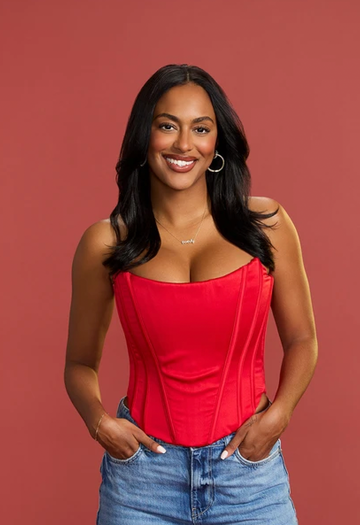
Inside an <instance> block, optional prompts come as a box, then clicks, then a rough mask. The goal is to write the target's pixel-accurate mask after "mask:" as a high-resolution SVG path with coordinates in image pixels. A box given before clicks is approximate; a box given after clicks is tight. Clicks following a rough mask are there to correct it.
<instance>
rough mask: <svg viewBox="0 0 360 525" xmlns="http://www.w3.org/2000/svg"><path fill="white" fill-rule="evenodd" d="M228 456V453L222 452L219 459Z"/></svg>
mask: <svg viewBox="0 0 360 525" xmlns="http://www.w3.org/2000/svg"><path fill="white" fill-rule="evenodd" d="M228 455H229V452H228V451H227V450H224V452H222V454H221V456H220V457H221V459H225V458H226V457H227V456H228Z"/></svg>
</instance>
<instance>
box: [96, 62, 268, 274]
mask: <svg viewBox="0 0 360 525" xmlns="http://www.w3.org/2000/svg"><path fill="white" fill-rule="evenodd" d="M189 82H192V83H194V84H197V85H199V86H201V87H202V88H203V89H205V91H206V92H207V94H208V95H209V97H210V100H211V102H212V105H213V108H214V112H215V115H216V120H217V132H218V135H217V146H216V148H217V150H218V152H219V153H220V154H221V155H222V156H223V157H224V158H225V167H224V169H223V170H222V171H221V172H219V173H214V172H209V171H206V186H207V191H208V195H209V198H210V203H211V214H212V216H213V220H214V223H215V225H216V228H217V229H218V231H219V232H220V233H221V234H222V235H223V237H225V238H226V239H227V240H228V241H229V242H231V243H232V244H234V245H235V246H237V247H239V248H240V249H242V250H244V251H246V252H248V253H249V254H251V255H253V256H254V257H259V259H260V260H261V262H262V264H264V266H267V267H268V268H269V270H270V272H271V271H273V270H274V268H275V266H274V260H273V256H272V252H271V249H270V247H271V246H272V244H271V242H270V239H269V238H268V236H267V235H266V234H265V232H264V231H263V229H264V228H265V227H266V228H272V227H273V226H274V225H271V226H269V225H266V224H264V223H262V222H261V221H262V220H263V219H267V218H270V217H272V216H273V215H275V214H276V213H277V211H278V210H276V211H274V212H272V213H267V214H265V213H262V212H256V211H252V210H249V209H248V199H249V194H250V189H251V176H250V172H249V169H248V166H247V164H246V160H247V158H248V156H249V152H250V149H249V145H248V142H247V139H246V136H245V132H244V128H243V125H242V123H241V121H240V119H239V117H238V115H237V113H236V112H235V110H234V109H233V107H232V105H231V103H230V101H229V100H228V98H227V95H226V94H225V92H224V90H223V89H222V88H221V87H220V86H219V84H218V83H217V82H216V81H215V80H214V79H213V78H212V77H211V76H210V75H209V73H207V72H206V71H204V70H203V69H201V68H200V67H197V66H192V65H188V64H169V65H166V66H163V67H161V68H160V69H158V70H157V71H156V72H155V73H154V74H153V75H152V76H151V77H150V78H149V79H148V80H147V82H146V83H145V84H144V86H143V87H142V88H141V90H140V92H139V93H138V95H137V97H136V99H135V102H134V104H133V107H132V110H131V113H130V116H129V119H128V123H127V127H126V130H125V135H124V138H123V142H122V145H121V150H120V155H119V160H118V162H117V164H116V174H117V175H116V183H117V186H118V188H119V197H118V202H117V204H116V206H115V208H114V210H113V211H112V212H111V215H110V223H111V226H112V227H113V229H114V231H115V234H116V239H117V242H116V245H115V246H111V247H110V246H109V248H110V249H111V255H110V256H109V257H108V258H107V259H106V260H104V261H103V264H104V266H107V267H108V268H109V276H110V279H112V278H113V277H114V276H115V275H116V274H117V273H118V272H121V271H128V270H129V269H131V268H133V267H135V266H138V265H140V264H144V263H146V262H147V261H149V260H150V259H152V258H153V257H155V255H156V254H157V253H158V251H159V249H160V246H161V239H160V235H159V232H158V229H157V226H156V221H155V217H154V214H153V211H152V205H151V199H150V177H149V171H148V165H147V163H146V164H145V165H144V166H141V163H143V161H144V159H146V157H147V151H148V147H149V141H150V133H151V126H152V119H153V114H154V110H155V106H156V104H157V102H158V100H159V99H160V98H161V96H162V95H163V94H164V93H166V92H167V91H168V90H169V89H171V88H172V87H174V86H179V85H184V84H187V83H189ZM119 218H121V219H122V221H123V223H124V224H125V226H126V229H127V237H126V239H121V234H120V228H119ZM145 250H146V251H145ZM144 251H145V255H144V256H143V257H142V258H141V259H140V260H137V261H135V259H136V258H138V257H139V256H140V255H141V254H142V253H143V252H144Z"/></svg>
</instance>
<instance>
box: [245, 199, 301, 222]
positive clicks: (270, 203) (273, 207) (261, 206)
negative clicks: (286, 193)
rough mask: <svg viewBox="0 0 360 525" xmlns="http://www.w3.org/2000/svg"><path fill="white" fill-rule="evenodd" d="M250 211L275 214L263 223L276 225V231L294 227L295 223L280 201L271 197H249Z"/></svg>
mask: <svg viewBox="0 0 360 525" xmlns="http://www.w3.org/2000/svg"><path fill="white" fill-rule="evenodd" d="M249 209H250V210H251V211H256V212H260V213H264V214H267V213H273V216H272V217H270V218H269V219H263V220H262V222H263V223H264V224H265V225H267V226H274V225H276V229H279V228H280V227H281V228H282V229H286V228H289V227H291V226H293V222H292V220H291V218H290V216H289V214H288V213H287V211H286V210H285V208H284V206H282V205H281V204H280V202H279V201H277V200H275V199H272V198H271V197H249Z"/></svg>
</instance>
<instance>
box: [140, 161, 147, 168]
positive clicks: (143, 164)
mask: <svg viewBox="0 0 360 525" xmlns="http://www.w3.org/2000/svg"><path fill="white" fill-rule="evenodd" d="M146 161H147V159H145V160H144V162H143V163H142V164H140V166H141V167H143V166H145V164H146Z"/></svg>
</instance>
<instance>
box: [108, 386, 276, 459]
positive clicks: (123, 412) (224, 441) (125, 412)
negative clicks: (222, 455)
mask: <svg viewBox="0 0 360 525" xmlns="http://www.w3.org/2000/svg"><path fill="white" fill-rule="evenodd" d="M125 397H126V396H123V397H122V398H121V399H120V402H119V405H118V408H117V412H116V417H118V418H124V419H127V420H128V421H130V422H131V423H133V424H134V425H136V426H137V427H139V425H138V424H137V422H136V421H135V420H134V419H133V418H132V416H131V414H130V409H129V408H128V407H127V406H126V405H125V403H124V399H125ZM268 400H269V404H268V406H267V407H265V408H263V410H260V412H256V413H257V414H262V413H263V412H266V410H268V409H269V408H270V407H271V405H272V401H271V400H270V399H269V398H268ZM139 428H140V427H139ZM235 434H236V431H234V432H231V434H228V435H226V436H224V437H222V438H220V439H218V440H217V441H214V442H213V443H209V444H208V445H203V446H201V447H185V446H183V445H175V444H174V443H168V442H167V441H163V440H162V439H159V438H157V437H156V436H151V435H150V434H148V436H149V437H150V438H151V439H153V440H154V441H156V442H157V443H160V444H161V445H164V447H165V448H167V447H176V448H178V449H179V448H180V449H188V450H189V449H190V450H197V449H203V448H207V447H218V446H222V447H226V446H227V445H228V444H229V443H230V441H231V440H232V438H233V437H234V436H235Z"/></svg>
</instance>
